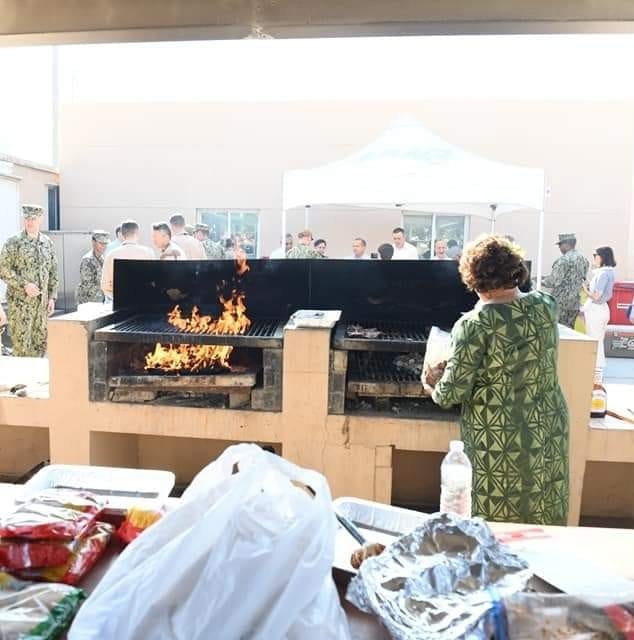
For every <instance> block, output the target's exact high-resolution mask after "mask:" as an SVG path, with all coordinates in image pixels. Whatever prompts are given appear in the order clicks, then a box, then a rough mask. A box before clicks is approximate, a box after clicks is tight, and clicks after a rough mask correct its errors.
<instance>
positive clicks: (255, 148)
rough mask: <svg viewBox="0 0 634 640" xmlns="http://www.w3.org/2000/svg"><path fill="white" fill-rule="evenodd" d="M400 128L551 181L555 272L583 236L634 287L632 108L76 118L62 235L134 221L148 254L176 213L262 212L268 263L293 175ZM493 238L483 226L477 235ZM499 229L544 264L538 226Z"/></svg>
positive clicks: (299, 222)
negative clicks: (410, 122) (558, 260)
mask: <svg viewBox="0 0 634 640" xmlns="http://www.w3.org/2000/svg"><path fill="white" fill-rule="evenodd" d="M403 114H409V115H412V116H414V117H416V118H417V119H419V120H420V122H421V123H422V124H423V125H425V126H427V127H428V128H430V129H431V130H432V131H434V132H435V133H437V134H438V135H440V136H441V137H443V138H445V139H446V140H448V141H449V142H452V143H455V144H459V145H462V146H464V147H465V148H467V149H469V150H471V151H473V152H475V153H479V154H481V155H484V156H486V157H488V158H491V159H493V160H498V161H501V162H510V163H516V164H520V165H526V166H536V167H544V169H545V171H546V182H547V185H548V188H549V192H550V195H549V197H548V198H547V200H546V203H545V211H546V222H545V239H546V240H545V260H546V264H547V265H548V264H549V263H550V262H552V260H553V259H555V257H556V256H557V249H556V247H555V245H554V242H555V239H556V235H557V233H561V232H575V233H577V235H578V238H579V246H580V248H581V250H582V251H584V252H585V253H586V254H590V253H591V252H592V250H593V249H594V248H595V247H596V246H598V245H601V244H610V245H612V246H613V247H614V249H615V252H616V255H617V260H618V261H619V263H620V266H619V272H620V273H619V276H620V277H621V278H623V277H630V278H634V255H629V256H628V255H627V252H628V246H629V247H632V243H631V242H630V238H634V224H633V221H632V219H633V214H632V202H633V197H634V195H633V190H632V173H633V162H632V151H633V149H634V105H633V104H631V103H625V102H620V103H609V102H604V103H599V102H526V101H524V102H501V101H495V102H493V101H491V102H487V101H464V100H462V101H454V102H450V101H431V102H420V101H419V102H403V101H393V102H392V101H386V102H367V103H360V102H359V103H355V102H278V103H221V102H217V103H180V104H171V103H159V104H135V103H126V104H107V105H105V104H74V105H73V104H70V105H66V106H64V107H63V109H62V114H61V115H62V121H61V163H60V166H61V175H62V188H61V198H62V224H63V227H64V228H65V229H89V228H91V227H97V226H98V227H106V228H110V229H112V228H113V227H114V226H115V225H116V224H117V223H118V222H119V221H120V220H121V219H123V218H126V217H133V218H136V219H137V220H138V221H139V222H140V223H141V225H142V226H143V228H144V232H145V233H144V237H145V239H146V241H149V234H148V232H147V230H148V228H149V224H150V223H151V222H152V221H155V220H159V219H163V218H166V217H168V215H169V214H170V213H172V212H174V211H181V212H183V213H184V214H185V215H186V216H187V217H188V219H189V220H190V221H192V222H193V221H194V217H195V210H196V208H203V207H212V208H248V209H251V208H255V209H260V210H261V212H262V213H261V235H260V255H268V254H269V253H270V252H271V250H272V249H274V248H275V247H276V246H277V244H278V241H279V237H280V229H281V206H282V176H283V172H284V171H285V170H287V169H294V168H307V167H313V166H317V165H320V164H323V163H325V162H330V161H333V160H337V159H340V158H342V157H344V156H345V155H347V154H349V153H351V152H353V151H355V150H357V149H358V148H359V147H361V146H363V145H364V144H366V143H368V142H370V141H371V140H373V139H374V138H375V137H376V136H377V135H379V134H380V133H381V131H382V130H383V129H384V128H385V127H386V126H387V125H388V124H389V123H390V121H391V120H392V119H393V118H395V117H398V116H399V115H403ZM399 223H400V216H399V214H398V213H394V214H386V213H384V212H381V213H379V212H373V211H368V212H367V213H364V214H362V215H360V214H358V213H354V212H352V211H346V210H341V211H339V212H334V213H333V212H328V213H326V212H323V211H321V212H320V211H319V209H318V208H313V209H312V210H311V221H310V227H311V228H312V229H313V230H314V232H315V234H316V235H318V236H322V237H325V238H326V239H327V240H328V242H329V245H330V248H329V254H330V255H332V256H337V257H340V256H345V255H348V254H349V252H350V243H351V240H352V238H354V237H355V236H357V235H362V236H364V237H365V238H366V239H367V240H368V243H369V246H370V247H371V248H375V247H376V246H377V245H378V244H380V243H381V242H384V241H386V240H389V238H390V231H391V229H392V228H393V227H394V226H396V225H397V224H399ZM303 226H304V214H303V212H300V213H297V214H294V215H292V216H291V217H290V219H289V228H290V231H293V232H296V231H298V230H299V229H300V228H303ZM486 228H487V226H486V224H484V221H480V220H473V221H472V225H471V231H472V235H475V234H477V233H478V232H480V231H484V230H486ZM497 229H498V230H499V231H500V232H503V233H510V234H512V235H513V236H515V237H516V238H517V239H518V241H519V242H521V243H522V244H523V245H524V246H525V247H526V249H527V251H528V254H529V257H533V258H534V257H535V255H536V252H537V220H536V218H535V216H534V215H533V214H531V213H528V212H524V213H522V212H520V213H515V214H509V215H508V216H506V217H502V218H501V219H500V221H499V224H498V226H497ZM628 243H629V244H628ZM631 253H632V250H631V249H630V254H631ZM547 270H548V269H547Z"/></svg>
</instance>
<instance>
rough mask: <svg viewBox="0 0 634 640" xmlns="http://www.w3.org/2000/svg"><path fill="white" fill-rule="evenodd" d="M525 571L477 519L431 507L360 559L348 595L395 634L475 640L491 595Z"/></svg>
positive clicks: (408, 638) (516, 585)
mask: <svg viewBox="0 0 634 640" xmlns="http://www.w3.org/2000/svg"><path fill="white" fill-rule="evenodd" d="M531 575H532V574H531V572H530V571H529V570H528V565H527V564H526V562H524V560H522V559H520V558H518V557H517V556H516V555H514V554H513V553H511V552H510V551H509V550H508V549H507V548H506V547H504V546H503V545H501V544H500V543H498V542H497V540H496V539H495V537H494V536H493V534H492V533H491V530H490V529H489V527H488V526H487V524H486V523H485V522H484V521H483V520H481V519H479V518H473V519H471V520H464V519H462V518H459V517H457V516H454V515H452V514H437V515H434V516H431V517H430V518H429V519H427V520H426V521H425V522H424V523H423V524H421V525H420V526H418V527H417V528H416V529H414V530H413V531H412V532H411V533H408V534H407V535H404V536H402V537H401V538H399V539H398V540H397V541H396V542H394V543H393V544H392V545H390V546H389V547H388V548H387V549H386V550H385V551H384V552H383V553H382V554H381V555H380V556H376V557H373V558H369V559H368V560H366V561H365V562H364V563H363V564H362V565H361V568H360V570H359V573H358V574H357V575H356V576H355V577H354V578H352V580H351V581H350V584H349V586H348V591H347V594H346V598H347V599H348V600H349V601H350V602H351V603H352V604H354V605H355V606H356V607H357V608H359V609H361V610H362V611H365V612H366V613H371V614H374V615H376V616H378V617H379V618H380V619H381V621H382V622H383V624H384V625H385V626H386V627H387V629H388V631H389V632H390V634H391V635H392V637H393V638H395V639H396V640H426V639H428V638H429V639H430V640H431V639H432V638H433V640H453V639H457V638H465V637H466V638H469V639H470V640H471V639H474V640H475V639H476V638H485V635H484V632H483V631H481V626H482V625H481V624H480V623H481V622H482V620H483V618H484V616H485V614H486V613H487V611H489V610H490V609H491V608H492V606H493V605H492V602H493V601H495V600H497V599H499V598H502V597H507V596H509V595H511V594H513V593H516V592H518V591H521V590H522V589H524V588H525V586H526V583H527V582H528V580H529V579H530V577H531Z"/></svg>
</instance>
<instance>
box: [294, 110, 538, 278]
mask: <svg viewBox="0 0 634 640" xmlns="http://www.w3.org/2000/svg"><path fill="white" fill-rule="evenodd" d="M543 205H544V171H543V169H531V168H525V167H519V166H515V165H508V164H502V163H499V162H492V161H491V160H487V159H486V158H481V157H479V156H477V155H475V154H473V153H470V152H468V151H465V150H464V149H461V148H460V147H457V146H454V145H452V144H449V143H448V142H445V141H444V140H442V139H440V138H439V137H437V136H436V135H434V134H432V133H431V132H430V131H428V130H427V129H425V128H424V127H423V126H422V125H421V124H420V123H419V122H418V121H416V120H414V119H412V118H409V117H405V118H399V119H398V120H396V121H394V122H393V123H392V124H391V125H390V126H389V127H388V128H387V129H386V130H385V131H384V132H383V133H382V134H381V135H380V136H379V137H378V138H377V139H376V140H375V141H374V142H372V143H370V144H369V145H367V146H366V147H364V148H363V149H361V150H360V151H357V152H356V153H354V154H352V155H350V156H348V157H347V158H344V159H343V160H339V161H337V162H332V163H330V164H326V165H323V166H321V167H316V168H313V169H298V170H291V171H286V172H285V173H284V187H283V207H284V211H283V215H282V237H284V236H285V235H286V218H287V214H288V212H289V211H293V210H297V209H300V208H304V209H305V211H306V217H307V218H308V210H309V208H310V207H311V206H319V208H320V210H321V209H328V208H330V209H339V210H340V209H341V208H342V207H345V208H351V209H358V210H367V209H368V208H372V209H378V210H386V209H394V207H398V208H400V209H401V210H403V211H408V212H420V213H428V214H434V213H435V214H438V213H441V214H444V215H468V216H479V217H482V218H486V219H488V220H490V222H491V229H492V230H494V229H495V221H496V219H497V218H498V217H499V216H500V215H503V214H506V213H510V212H512V211H519V210H531V211H534V212H535V213H536V214H537V219H538V224H539V234H538V235H539V244H538V251H537V273H536V275H537V286H538V287H539V286H540V284H541V277H542V244H543V234H544V206H543Z"/></svg>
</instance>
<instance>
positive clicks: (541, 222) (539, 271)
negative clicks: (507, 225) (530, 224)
mask: <svg viewBox="0 0 634 640" xmlns="http://www.w3.org/2000/svg"><path fill="white" fill-rule="evenodd" d="M543 254H544V210H543V209H542V210H541V211H540V212H539V233H538V234H537V275H536V278H535V281H536V285H537V290H538V291H541V288H542V275H543V264H542V263H543V259H544V255H543Z"/></svg>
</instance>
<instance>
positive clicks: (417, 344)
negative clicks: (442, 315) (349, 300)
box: [334, 320, 429, 352]
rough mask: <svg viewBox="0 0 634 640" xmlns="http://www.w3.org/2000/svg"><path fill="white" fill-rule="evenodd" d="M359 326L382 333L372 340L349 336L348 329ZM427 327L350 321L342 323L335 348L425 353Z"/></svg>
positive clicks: (413, 324)
mask: <svg viewBox="0 0 634 640" xmlns="http://www.w3.org/2000/svg"><path fill="white" fill-rule="evenodd" d="M352 325H358V326H361V327H363V328H364V329H378V330H379V331H380V332H381V333H380V334H379V335H378V336H376V337H372V338H364V337H360V336H359V337H357V336H350V335H348V328H349V327H350V326H352ZM428 335H429V331H428V329H427V327H424V326H422V325H421V324H420V323H418V322H408V321H391V322H390V321H382V320H378V321H376V322H373V321H350V322H340V323H338V324H337V329H336V330H335V338H334V346H335V348H337V349H345V350H348V351H400V352H422V351H425V345H426V344H427V336H428Z"/></svg>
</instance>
